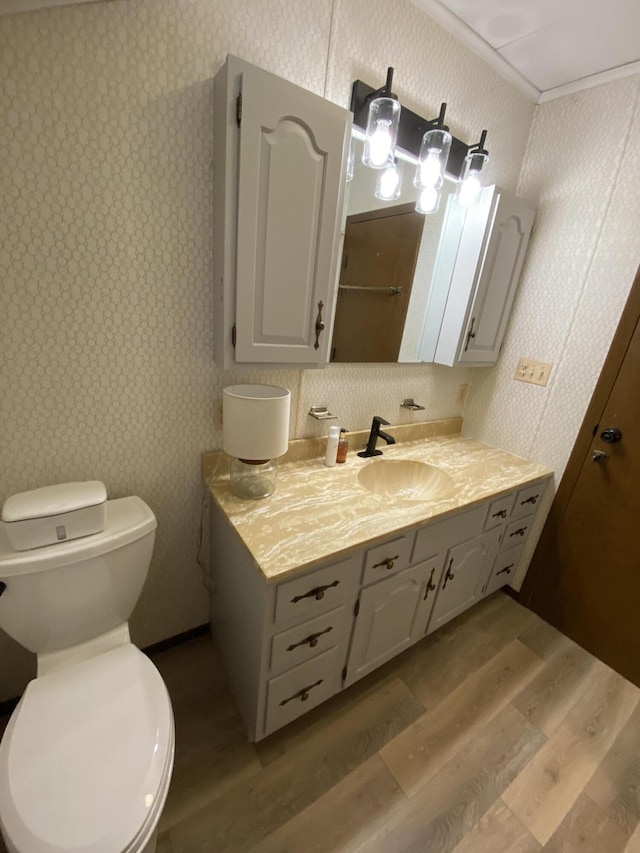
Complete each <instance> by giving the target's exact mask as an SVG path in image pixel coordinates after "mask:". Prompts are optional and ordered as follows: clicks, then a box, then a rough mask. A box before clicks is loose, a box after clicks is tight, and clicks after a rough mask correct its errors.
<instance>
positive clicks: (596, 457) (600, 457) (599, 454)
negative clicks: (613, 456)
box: [591, 450, 609, 463]
mask: <svg viewBox="0 0 640 853" xmlns="http://www.w3.org/2000/svg"><path fill="white" fill-rule="evenodd" d="M608 458H609V454H608V453H605V452H604V450H594V451H593V456H592V457H591V460H592V461H593V462H601V463H602V462H606V461H607V459H608Z"/></svg>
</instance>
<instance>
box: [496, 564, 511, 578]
mask: <svg viewBox="0 0 640 853" xmlns="http://www.w3.org/2000/svg"><path fill="white" fill-rule="evenodd" d="M514 566H515V563H510V564H509V565H508V566H505V567H504V569H500V571H499V572H496V577H497V576H498V575H503V574H505V573H506V574H508V575H510V574H511V569H512V568H513V567H514Z"/></svg>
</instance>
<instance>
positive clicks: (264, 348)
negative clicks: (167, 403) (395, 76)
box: [214, 57, 351, 367]
mask: <svg viewBox="0 0 640 853" xmlns="http://www.w3.org/2000/svg"><path fill="white" fill-rule="evenodd" d="M227 65H228V66H229V67H228V69H227V81H226V86H225V93H226V96H227V100H229V99H232V100H233V101H234V102H235V103H237V98H238V97H241V111H240V112H241V115H240V112H239V113H238V115H239V116H240V117H239V119H238V120H237V121H236V125H235V127H234V126H233V123H232V122H231V123H230V122H229V120H228V119H229V116H228V115H227V123H226V125H225V129H226V132H227V133H228V134H230V135H231V136H234V137H236V144H235V148H232V150H231V151H230V152H229V151H228V152H227V153H228V155H229V161H228V162H227V164H226V168H227V169H229V168H233V166H234V163H233V161H234V159H235V161H236V162H235V172H236V174H237V184H236V187H237V194H236V196H235V199H234V198H233V194H232V191H233V187H229V188H228V189H229V191H230V195H229V198H228V201H229V204H228V205H227V210H226V211H225V214H226V215H231V216H232V217H233V219H234V221H235V226H236V233H235V269H234V270H232V269H231V267H229V268H228V269H227V278H228V279H230V280H228V281H227V282H226V286H227V288H229V287H230V288H233V296H234V299H235V312H234V316H233V319H234V324H235V330H234V333H233V341H235V350H234V351H232V354H233V361H235V362H236V363H240V364H261V365H273V364H290V365H299V366H306V367H314V366H320V365H324V364H326V362H327V357H328V351H329V341H330V339H329V334H330V326H331V317H332V311H333V304H334V296H335V284H336V264H337V249H338V242H339V225H340V216H341V212H342V204H343V197H344V164H345V162H346V155H347V152H348V144H349V132H350V127H351V113H350V112H349V111H348V110H345V109H343V108H342V107H338V106H337V105H336V104H333V103H331V102H329V101H326V100H325V99H324V98H321V97H319V96H317V95H314V94H313V93H311V92H308V91H306V90H305V89H302V88H300V87H299V86H295V85H294V84H292V83H289V82H288V81H286V80H283V79H281V78H279V77H276V76H275V75H273V74H269V73H267V72H265V71H263V70H262V69H260V68H256V67H255V66H253V65H250V64H249V63H246V62H243V61H242V60H239V59H237V58H236V57H228V59H227ZM219 113H220V110H218V113H217V114H216V116H215V119H216V122H217V121H218V120H219V118H220V116H219ZM217 165H218V164H217V163H215V162H214V169H215V168H216V166H217ZM234 202H235V203H234ZM232 208H233V209H232ZM215 216H216V211H215V210H214V228H215V227H216V221H215ZM232 242H233V241H232ZM225 248H226V247H225ZM227 298H228V297H227ZM218 308H219V306H218V305H216V309H215V310H218ZM227 313H228V312H227ZM217 328H218V331H221V332H222V334H223V335H230V334H231V330H230V329H226V330H225V329H222V330H220V328H219V326H218V327H217ZM225 366H228V365H225Z"/></svg>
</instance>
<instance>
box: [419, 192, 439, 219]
mask: <svg viewBox="0 0 640 853" xmlns="http://www.w3.org/2000/svg"><path fill="white" fill-rule="evenodd" d="M439 206H440V193H439V192H438V190H437V189H436V188H435V187H427V188H426V189H424V190H422V192H421V193H420V195H419V196H418V201H417V202H416V210H417V211H418V213H435V212H436V211H437V209H438V207H439Z"/></svg>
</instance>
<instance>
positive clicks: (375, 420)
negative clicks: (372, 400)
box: [371, 415, 391, 427]
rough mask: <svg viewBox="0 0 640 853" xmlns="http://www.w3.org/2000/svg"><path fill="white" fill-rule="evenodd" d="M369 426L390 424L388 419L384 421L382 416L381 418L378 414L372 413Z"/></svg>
mask: <svg viewBox="0 0 640 853" xmlns="http://www.w3.org/2000/svg"><path fill="white" fill-rule="evenodd" d="M371 426H372V427H374V426H391V424H390V423H389V421H385V419H384V418H381V417H380V415H374V416H373V423H372V424H371Z"/></svg>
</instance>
